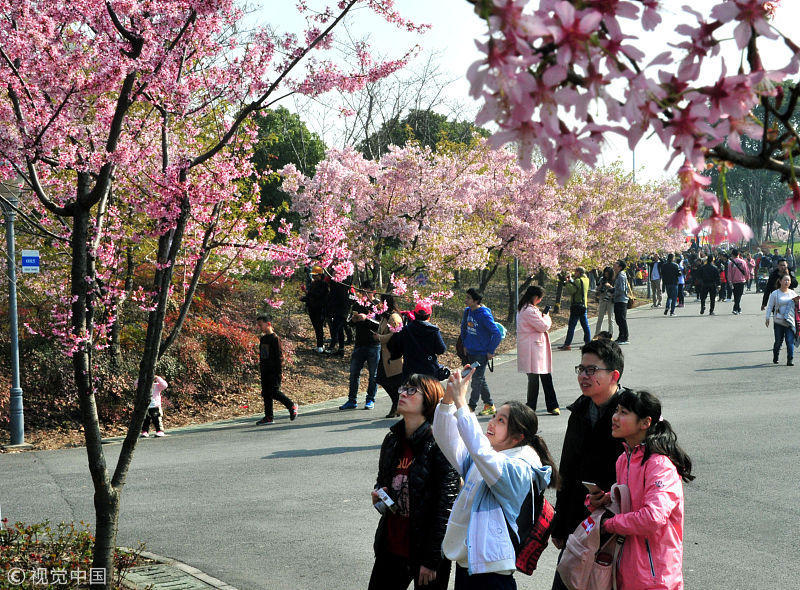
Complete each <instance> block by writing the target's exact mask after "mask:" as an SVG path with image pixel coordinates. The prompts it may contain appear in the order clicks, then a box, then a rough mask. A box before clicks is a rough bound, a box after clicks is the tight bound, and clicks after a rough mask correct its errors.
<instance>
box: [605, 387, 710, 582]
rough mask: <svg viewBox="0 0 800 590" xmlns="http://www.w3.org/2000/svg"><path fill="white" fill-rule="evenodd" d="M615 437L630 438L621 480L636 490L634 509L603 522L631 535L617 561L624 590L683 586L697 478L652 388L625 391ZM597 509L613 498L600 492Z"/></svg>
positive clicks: (614, 426)
mask: <svg viewBox="0 0 800 590" xmlns="http://www.w3.org/2000/svg"><path fill="white" fill-rule="evenodd" d="M611 435H612V436H613V437H614V438H623V439H625V452H624V453H623V454H622V455H620V457H619V459H618V460H617V483H620V484H625V485H627V486H628V488H629V489H630V492H631V511H630V512H626V513H623V514H618V515H616V516H614V517H613V518H610V519H608V520H605V521H603V524H602V527H603V530H605V531H607V532H610V533H617V534H620V535H625V544H624V545H623V547H622V552H621V554H620V558H619V561H618V562H617V583H618V588H619V590H682V588H683V571H682V569H683V483H682V481H681V480H683V481H691V480H693V479H694V476H693V475H692V461H691V459H689V457H688V455H686V453H685V452H684V451H683V449H681V448H680V447H679V446H678V442H677V436H676V435H675V432H674V431H673V430H672V426H670V423H669V422H667V421H666V420H664V419H663V418H662V416H661V402H660V401H659V400H658V398H657V397H656V396H655V395H653V394H652V393H649V392H647V391H631V390H624V391H623V392H622V393H621V394H620V397H619V402H618V405H617V411H616V412H615V413H614V416H613V417H612V419H611ZM589 500H590V504H591V506H592V507H594V508H596V507H598V506H601V505H604V504H607V503H609V502H610V501H611V499H610V497H609V495H608V494H607V493H603V492H597V493H595V494H591V495H590V496H589Z"/></svg>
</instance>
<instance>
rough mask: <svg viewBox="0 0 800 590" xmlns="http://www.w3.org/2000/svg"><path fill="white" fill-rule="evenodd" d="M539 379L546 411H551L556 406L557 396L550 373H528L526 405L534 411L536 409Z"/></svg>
mask: <svg viewBox="0 0 800 590" xmlns="http://www.w3.org/2000/svg"><path fill="white" fill-rule="evenodd" d="M539 379H541V380H542V386H543V387H544V403H545V405H546V406H547V411H548V412H552V411H553V410H555V409H556V408H557V407H558V398H557V397H556V390H555V387H553V376H552V375H551V374H550V373H545V374H542V375H539V374H536V373H528V402H527V404H528V407H529V408H530V409H531V410H533V411H534V412H535V411H536V402H537V400H538V399H539Z"/></svg>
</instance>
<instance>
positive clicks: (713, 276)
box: [700, 254, 719, 315]
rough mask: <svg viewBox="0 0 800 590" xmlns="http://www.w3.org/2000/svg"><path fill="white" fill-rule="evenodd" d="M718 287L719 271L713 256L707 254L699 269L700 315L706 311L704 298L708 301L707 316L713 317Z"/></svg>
mask: <svg viewBox="0 0 800 590" xmlns="http://www.w3.org/2000/svg"><path fill="white" fill-rule="evenodd" d="M718 287H719V269H718V268H717V266H716V265H715V264H714V256H712V255H711V254H709V255H708V256H707V257H706V263H705V264H704V265H703V267H702V268H701V269H700V315H703V314H704V313H705V311H706V298H708V299H709V308H708V315H714V304H715V303H716V301H717V288H718Z"/></svg>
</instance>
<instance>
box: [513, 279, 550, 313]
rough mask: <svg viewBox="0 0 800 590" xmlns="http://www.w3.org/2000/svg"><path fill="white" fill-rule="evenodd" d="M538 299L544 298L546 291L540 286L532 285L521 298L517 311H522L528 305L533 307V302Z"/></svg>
mask: <svg viewBox="0 0 800 590" xmlns="http://www.w3.org/2000/svg"><path fill="white" fill-rule="evenodd" d="M537 297H544V289H542V288H541V287H540V286H539V285H531V286H530V287H528V288H527V289H526V290H525V293H524V294H523V295H522V297H520V298H519V305H518V306H517V311H522V308H523V307H525V306H526V305H533V300H534V299H536V298H537Z"/></svg>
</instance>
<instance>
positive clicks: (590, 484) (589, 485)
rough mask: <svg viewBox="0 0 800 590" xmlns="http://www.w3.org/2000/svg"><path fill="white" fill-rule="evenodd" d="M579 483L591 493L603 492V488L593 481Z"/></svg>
mask: <svg viewBox="0 0 800 590" xmlns="http://www.w3.org/2000/svg"><path fill="white" fill-rule="evenodd" d="M581 483H582V484H583V485H584V487H585V488H586V489H587V490H589V492H591V493H592V494H596V493H597V492H601V493H605V492H603V489H602V488H601V487H600V486H599V485H597V484H596V483H594V482H593V481H582V482H581Z"/></svg>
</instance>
